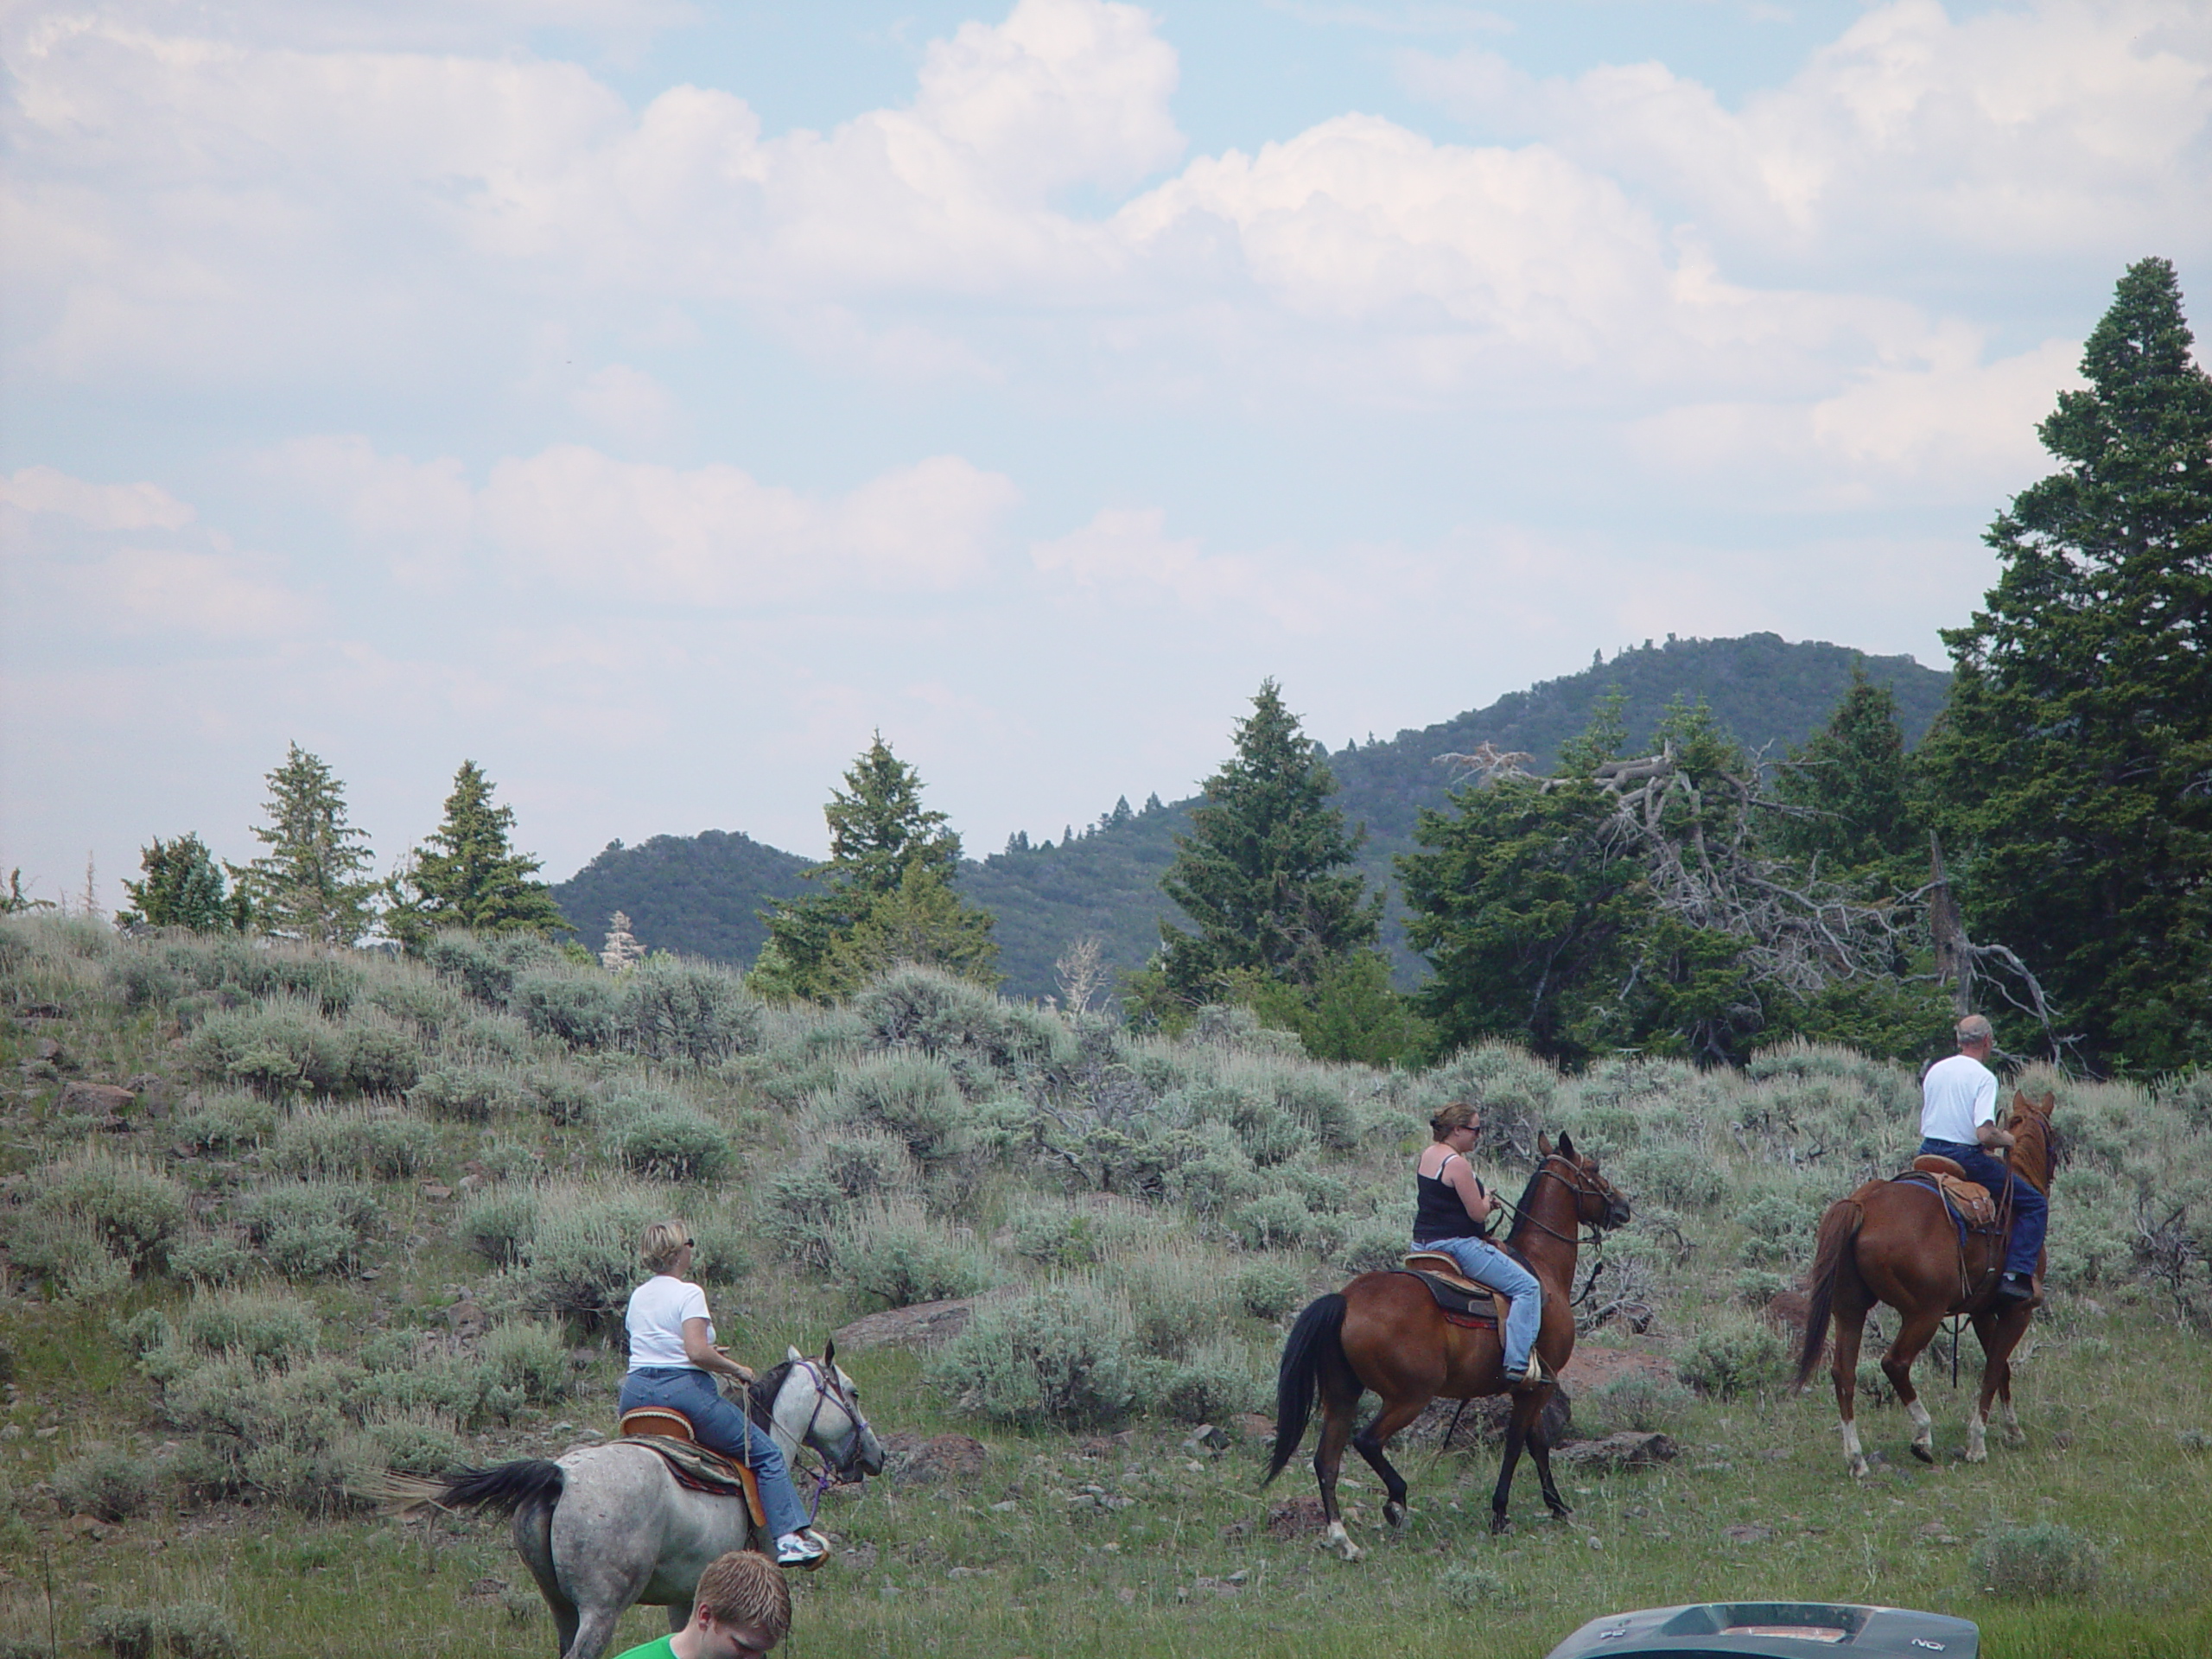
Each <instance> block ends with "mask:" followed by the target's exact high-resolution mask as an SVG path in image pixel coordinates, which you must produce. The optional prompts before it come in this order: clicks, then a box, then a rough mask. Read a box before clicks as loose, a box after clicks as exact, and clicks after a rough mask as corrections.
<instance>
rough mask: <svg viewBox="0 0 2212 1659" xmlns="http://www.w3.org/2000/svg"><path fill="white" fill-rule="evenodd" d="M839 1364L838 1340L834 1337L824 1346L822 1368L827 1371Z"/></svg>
mask: <svg viewBox="0 0 2212 1659" xmlns="http://www.w3.org/2000/svg"><path fill="white" fill-rule="evenodd" d="M836 1363H837V1338H835V1337H832V1338H829V1341H827V1342H825V1343H823V1344H822V1366H823V1370H828V1369H829V1367H830V1366H832V1365H835V1364H836Z"/></svg>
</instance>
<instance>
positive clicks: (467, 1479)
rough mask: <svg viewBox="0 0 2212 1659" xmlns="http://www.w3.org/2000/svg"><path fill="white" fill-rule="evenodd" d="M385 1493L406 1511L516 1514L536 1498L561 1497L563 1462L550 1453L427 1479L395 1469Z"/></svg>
mask: <svg viewBox="0 0 2212 1659" xmlns="http://www.w3.org/2000/svg"><path fill="white" fill-rule="evenodd" d="M385 1488H386V1491H385V1496H386V1497H389V1498H391V1499H392V1500H394V1502H395V1503H396V1505H397V1509H398V1512H399V1513H400V1514H402V1515H408V1516H414V1515H420V1514H422V1513H423V1511H424V1510H434V1509H435V1510H493V1511H495V1512H497V1513H498V1514H500V1515H512V1514H513V1513H514V1512H515V1511H516V1510H520V1509H524V1508H529V1507H534V1506H536V1505H538V1504H543V1505H544V1506H545V1507H546V1508H547V1509H550V1508H552V1506H553V1505H554V1504H556V1503H558V1502H560V1499H561V1465H559V1464H557V1463H555V1462H553V1461H551V1460H550V1459H546V1458H520V1459H517V1460H516V1461H514V1462H512V1463H503V1464H500V1465H499V1466H498V1467H497V1468H493V1469H464V1470H462V1471H461V1472H460V1473H459V1474H457V1475H454V1476H453V1477H452V1478H450V1479H447V1480H442V1481H441V1480H423V1479H421V1478H416V1477H413V1476H408V1475H392V1476H389V1477H387V1478H386V1480H385Z"/></svg>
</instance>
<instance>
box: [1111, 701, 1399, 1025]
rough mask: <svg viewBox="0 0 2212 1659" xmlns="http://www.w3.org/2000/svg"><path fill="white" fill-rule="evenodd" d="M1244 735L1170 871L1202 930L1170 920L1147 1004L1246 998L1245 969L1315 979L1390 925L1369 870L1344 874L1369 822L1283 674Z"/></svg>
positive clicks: (1145, 993)
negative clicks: (1286, 696)
mask: <svg viewBox="0 0 2212 1659" xmlns="http://www.w3.org/2000/svg"><path fill="white" fill-rule="evenodd" d="M1336 787H1337V783H1336V779H1334V778H1333V777H1332V776H1331V775H1330V772H1329V767H1328V763H1327V762H1326V761H1325V760H1323V759H1322V758H1321V757H1320V755H1319V753H1316V750H1315V747H1314V745H1313V742H1312V741H1310V740H1309V739H1307V738H1306V736H1305V734H1304V733H1303V732H1302V731H1301V730H1300V726H1299V721H1298V717H1297V716H1296V715H1294V714H1292V713H1291V712H1290V711H1289V709H1286V708H1285V707H1284V706H1283V702H1282V694H1281V688H1280V687H1279V686H1277V685H1276V683H1274V681H1273V680H1271V679H1270V680H1263V681H1262V682H1261V684H1260V690H1259V692H1258V694H1257V695H1256V696H1254V697H1253V699H1252V713H1251V715H1249V717H1248V718H1246V719H1243V720H1240V721H1237V723H1236V753H1235V754H1234V755H1233V756H1232V757H1231V758H1230V760H1227V761H1225V762H1224V763H1223V765H1222V768H1221V770H1220V771H1219V772H1216V773H1215V774H1214V775H1213V776H1212V777H1211V778H1210V779H1207V780H1206V784H1205V794H1204V798H1203V799H1202V800H1201V802H1200V803H1199V804H1198V805H1197V806H1195V807H1193V808H1192V811H1191V833H1190V834H1189V835H1187V836H1177V837H1176V838H1175V849H1176V851H1175V861H1174V863H1173V865H1171V866H1170V867H1169V868H1168V871H1167V874H1166V875H1165V876H1163V877H1161V878H1160V887H1161V889H1162V890H1163V891H1164V892H1165V893H1166V894H1167V896H1168V897H1169V898H1170V899H1173V900H1174V901H1175V903H1176V904H1177V905H1178V906H1179V907H1180V908H1181V910H1182V912H1183V914H1184V915H1185V916H1186V917H1188V918H1190V920H1191V922H1192V924H1193V925H1194V927H1195V928H1196V931H1194V932H1185V931H1184V930H1183V929H1181V928H1179V927H1177V926H1175V925H1173V923H1169V922H1162V923H1161V924H1160V950H1159V952H1158V954H1157V956H1156V957H1155V958H1154V963H1153V964H1152V965H1151V966H1150V967H1149V968H1148V969H1147V970H1146V973H1145V975H1144V976H1142V977H1141V980H1140V982H1138V984H1137V986H1136V990H1137V993H1138V995H1139V996H1140V999H1141V1001H1145V1002H1146V1003H1147V1004H1150V1003H1153V1002H1155V1001H1162V1000H1163V999H1164V1000H1165V1001H1166V1005H1167V1006H1170V1007H1172V1006H1173V1005H1177V1004H1179V1005H1180V1006H1182V1007H1197V1006H1199V1005H1201V1004H1204V1003H1206V1002H1218V1001H1231V1000H1235V998H1236V985H1237V983H1238V981H1239V978H1240V976H1241V977H1243V978H1244V979H1246V980H1248V981H1249V980H1251V979H1258V980H1264V981H1272V982H1275V983H1277V984H1280V985H1287V986H1295V987H1300V988H1310V987H1312V986H1313V985H1314V984H1315V983H1316V982H1319V980H1320V978H1321V977H1322V976H1323V975H1324V974H1325V972H1327V971H1328V970H1329V969H1331V968H1332V967H1335V966H1338V965H1340V964H1341V963H1343V962H1344V958H1346V957H1349V956H1350V955H1351V953H1352V952H1353V951H1355V950H1363V949H1371V948H1372V947H1373V945H1374V944H1375V940H1376V935H1377V933H1378V932H1379V931H1380V929H1381V926H1382V919H1383V897H1382V895H1381V894H1380V893H1377V894H1376V895H1375V896H1374V897H1373V898H1372V899H1370V898H1369V897H1368V896H1367V894H1366V885H1367V884H1366V882H1365V881H1364V880H1363V879H1362V878H1361V877H1360V876H1358V875H1357V874H1338V872H1339V871H1342V870H1343V869H1344V866H1346V865H1347V864H1350V863H1351V861H1352V857H1353V855H1354V854H1355V853H1356V852H1357V850H1358V848H1359V845H1360V842H1361V841H1362V840H1363V839H1364V836H1363V834H1362V835H1360V836H1353V835H1350V834H1347V833H1346V831H1345V829H1344V812H1343V810H1341V809H1340V808H1338V807H1337V806H1334V805H1332V804H1331V803H1330V800H1329V797H1330V796H1331V795H1332V794H1334V793H1335V792H1336ZM1162 1011H1164V1010H1162Z"/></svg>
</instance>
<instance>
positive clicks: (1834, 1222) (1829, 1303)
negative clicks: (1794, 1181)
mask: <svg viewBox="0 0 2212 1659" xmlns="http://www.w3.org/2000/svg"><path fill="white" fill-rule="evenodd" d="M1865 1220H1866V1206H1865V1205H1862V1204H1860V1203H1859V1200H1858V1199H1856V1198H1838V1199H1837V1200H1836V1201H1835V1202H1834V1204H1832V1205H1828V1207H1827V1211H1826V1212H1825V1213H1824V1214H1822V1216H1821V1229H1820V1231H1819V1232H1818V1233H1817V1234H1815V1236H1814V1244H1813V1271H1812V1273H1811V1274H1810V1276H1809V1277H1808V1279H1807V1281H1806V1289H1807V1291H1808V1293H1809V1294H1808V1300H1807V1301H1806V1306H1805V1340H1804V1342H1803V1343H1802V1344H1801V1345H1800V1346H1799V1348H1798V1350H1797V1375H1796V1377H1795V1378H1793V1379H1792V1380H1791V1382H1790V1384H1789V1387H1790V1390H1791V1392H1793V1393H1795V1392H1796V1390H1798V1389H1802V1388H1803V1387H1804V1386H1805V1382H1806V1379H1807V1378H1808V1377H1809V1376H1812V1374H1813V1368H1814V1367H1815V1365H1818V1364H1819V1363H1821V1349H1823V1348H1824V1347H1826V1346H1827V1339H1828V1316H1829V1314H1830V1313H1833V1312H1834V1308H1835V1287H1836V1285H1837V1283H1838V1282H1839V1281H1840V1280H1841V1279H1842V1277H1843V1275H1844V1274H1846V1273H1856V1272H1857V1271H1858V1268H1857V1267H1856V1266H1855V1265H1853V1262H1852V1257H1851V1246H1852V1244H1853V1242H1855V1241H1856V1240H1857V1238H1858V1237H1859V1225H1860V1224H1861V1223H1863V1222H1864V1221H1865Z"/></svg>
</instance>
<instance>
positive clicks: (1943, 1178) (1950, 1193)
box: [1892, 1169, 1997, 1233]
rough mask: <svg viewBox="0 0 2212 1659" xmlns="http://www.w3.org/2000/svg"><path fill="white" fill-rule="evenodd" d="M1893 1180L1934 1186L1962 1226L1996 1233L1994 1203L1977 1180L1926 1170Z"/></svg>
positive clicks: (1916, 1170) (1907, 1172)
mask: <svg viewBox="0 0 2212 1659" xmlns="http://www.w3.org/2000/svg"><path fill="white" fill-rule="evenodd" d="M1892 1179H1896V1180H1900V1181H1906V1182H1910V1184H1911V1185H1915V1186H1933V1187H1934V1188H1935V1189H1936V1192H1940V1193H1941V1194H1942V1197H1943V1201H1944V1202H1945V1203H1946V1204H1948V1205H1950V1206H1951V1211H1952V1213H1953V1214H1954V1215H1955V1216H1957V1217H1958V1218H1959V1221H1960V1223H1961V1224H1962V1225H1963V1226H1966V1227H1967V1228H1970V1229H1972V1230H1974V1231H1975V1232H1978V1233H1986V1232H1993V1231H1995V1230H1996V1228H1997V1200H1996V1199H1994V1198H1991V1197H1990V1196H1989V1189H1988V1188H1987V1187H1986V1186H1984V1185H1982V1184H1981V1183H1980V1181H1970V1180H1967V1179H1964V1178H1963V1177H1961V1176H1957V1175H1945V1174H1942V1173H1938V1172H1936V1171H1934V1170H1927V1169H1911V1170H1907V1171H1905V1172H1904V1173H1903V1174H1901V1175H1897V1176H1895V1177H1893V1178H1892Z"/></svg>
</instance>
